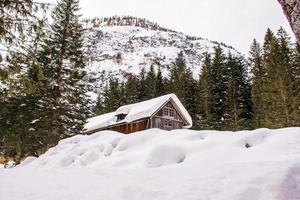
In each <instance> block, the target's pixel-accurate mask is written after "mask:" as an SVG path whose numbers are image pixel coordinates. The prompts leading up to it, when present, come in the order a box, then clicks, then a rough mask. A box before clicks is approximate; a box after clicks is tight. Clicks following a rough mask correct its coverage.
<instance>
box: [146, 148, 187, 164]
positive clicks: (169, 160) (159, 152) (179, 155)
mask: <svg viewBox="0 0 300 200" xmlns="http://www.w3.org/2000/svg"><path fill="white" fill-rule="evenodd" d="M184 159H185V152H184V150H183V149H181V148H178V147H175V146H171V145H163V146H158V147H156V148H154V149H153V150H152V151H151V152H150V155H149V157H148V158H147V160H146V166H148V167H160V166H165V165H170V164H176V163H181V162H183V161H184Z"/></svg>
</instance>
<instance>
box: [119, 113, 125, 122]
mask: <svg viewBox="0 0 300 200" xmlns="http://www.w3.org/2000/svg"><path fill="white" fill-rule="evenodd" d="M125 117H126V115H125V114H119V115H117V122H119V121H121V120H123V119H125Z"/></svg>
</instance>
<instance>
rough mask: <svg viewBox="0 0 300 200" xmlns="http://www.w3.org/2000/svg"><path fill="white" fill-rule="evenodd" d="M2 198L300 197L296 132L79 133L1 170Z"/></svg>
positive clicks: (299, 136) (269, 199)
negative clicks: (10, 167) (42, 152)
mask: <svg viewBox="0 0 300 200" xmlns="http://www.w3.org/2000/svg"><path fill="white" fill-rule="evenodd" d="M0 195H1V200H15V199H25V200H26V199H28V200H29V199H30V200H38V199H44V200H50V199H51V200H52V199H108V200H109V199H111V200H115V199H128V200H132V199H137V200H140V199H143V200H144V199H146V200H147V199H155V200H156V199H159V200H167V199H174V200H177V199H178V200H179V199H180V200H181V199H185V200H196V199H207V200H209V199H211V200H298V199H300V128H285V129H278V130H269V129H257V130H254V131H240V132H218V131H192V130H174V131H163V130H159V129H151V130H147V131H143V132H138V133H133V134H130V135H123V134H120V133H116V132H113V131H102V132H98V133H95V134H92V135H89V136H85V135H77V136H74V137H71V138H68V139H65V140H62V141H60V142H59V144H58V145H57V146H55V147H53V148H51V149H50V150H49V151H47V152H46V153H45V154H44V155H42V156H40V157H39V158H37V159H35V158H28V159H26V160H25V161H24V162H23V163H22V164H21V165H19V166H17V167H15V168H13V169H6V170H4V169H0Z"/></svg>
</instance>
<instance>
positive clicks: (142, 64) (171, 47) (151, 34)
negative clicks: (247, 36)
mask: <svg viewBox="0 0 300 200" xmlns="http://www.w3.org/2000/svg"><path fill="white" fill-rule="evenodd" d="M83 24H84V27H85V29H86V34H85V46H86V53H87V56H88V66H87V71H88V74H89V79H90V80H92V81H93V82H95V84H96V87H99V83H102V82H103V80H105V78H107V77H108V76H107V75H108V74H113V75H115V76H117V77H120V76H121V77H124V76H126V75H127V74H129V73H132V74H138V73H139V72H140V70H141V69H142V68H145V69H146V71H148V69H149V68H150V66H151V65H153V66H154V67H155V69H157V68H158V67H160V68H161V69H162V71H163V74H164V75H167V74H168V69H170V68H171V67H172V62H174V61H175V59H176V57H177V55H178V53H179V52H181V51H182V52H183V54H184V55H185V59H186V62H187V66H188V67H189V68H190V69H192V71H193V74H194V77H195V78H198V76H199V72H200V67H201V62H202V58H203V56H204V53H205V52H212V51H213V47H214V46H216V45H221V46H222V47H223V48H224V50H225V53H227V52H231V53H233V54H239V52H238V51H237V50H235V49H234V48H233V47H231V46H228V45H225V44H223V43H218V42H215V41H210V40H208V39H203V38H201V37H192V36H188V35H185V34H183V33H180V32H176V31H174V30H170V29H167V28H163V27H161V26H159V25H158V24H157V23H154V22H150V21H148V20H146V19H141V18H136V17H131V16H124V17H118V16H114V17H109V18H102V19H99V18H94V19H86V20H84V21H83ZM99 80H100V82H99ZM97 84H98V86H97Z"/></svg>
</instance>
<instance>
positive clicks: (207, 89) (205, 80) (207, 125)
mask: <svg viewBox="0 0 300 200" xmlns="http://www.w3.org/2000/svg"><path fill="white" fill-rule="evenodd" d="M211 78H212V73H211V54H209V53H205V56H204V60H203V65H202V69H201V74H200V75H199V83H198V84H199V102H200V105H199V119H198V121H197V122H196V126H197V128H198V129H211V128H212V124H211V89H212V84H213V83H212V80H211Z"/></svg>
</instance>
